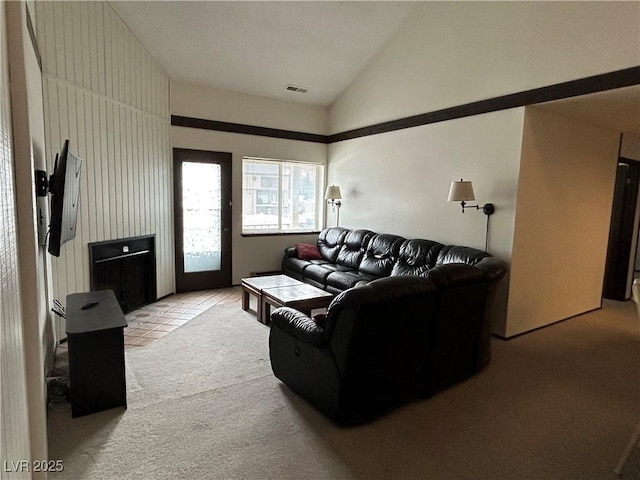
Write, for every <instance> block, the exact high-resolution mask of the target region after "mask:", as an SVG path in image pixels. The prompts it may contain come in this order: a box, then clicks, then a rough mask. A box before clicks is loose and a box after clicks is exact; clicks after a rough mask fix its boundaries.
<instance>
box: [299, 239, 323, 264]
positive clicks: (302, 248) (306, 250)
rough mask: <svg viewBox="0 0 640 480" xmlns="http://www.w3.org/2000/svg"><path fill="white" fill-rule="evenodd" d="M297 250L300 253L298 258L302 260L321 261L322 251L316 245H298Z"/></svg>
mask: <svg viewBox="0 0 640 480" xmlns="http://www.w3.org/2000/svg"><path fill="white" fill-rule="evenodd" d="M296 250H297V252H298V258H301V259H302V260H320V259H322V255H320V250H318V247H316V246H315V245H311V244H310V243H296Z"/></svg>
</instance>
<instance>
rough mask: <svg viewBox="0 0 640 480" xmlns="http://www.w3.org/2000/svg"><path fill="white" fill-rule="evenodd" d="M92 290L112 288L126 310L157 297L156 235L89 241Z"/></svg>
mask: <svg viewBox="0 0 640 480" xmlns="http://www.w3.org/2000/svg"><path fill="white" fill-rule="evenodd" d="M89 268H90V274H91V280H90V287H91V291H95V290H105V289H111V290H113V292H114V293H115V295H116V298H117V299H118V303H119V304H120V308H122V311H123V312H124V313H127V312H130V311H132V310H135V309H136V308H139V307H142V306H144V305H147V304H149V303H152V302H154V301H156V300H157V297H156V247H155V235H145V236H141V237H131V238H123V239H118V240H107V241H104V242H95V243H90V244H89Z"/></svg>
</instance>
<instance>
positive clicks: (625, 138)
mask: <svg viewBox="0 0 640 480" xmlns="http://www.w3.org/2000/svg"><path fill="white" fill-rule="evenodd" d="M620 156H621V157H624V158H627V159H629V160H638V161H640V134H638V133H631V132H625V133H623V134H622V138H621V140H620Z"/></svg>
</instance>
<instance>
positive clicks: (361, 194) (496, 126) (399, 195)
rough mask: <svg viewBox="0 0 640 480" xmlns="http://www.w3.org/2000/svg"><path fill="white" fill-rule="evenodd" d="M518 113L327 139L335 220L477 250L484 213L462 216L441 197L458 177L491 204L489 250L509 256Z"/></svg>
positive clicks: (518, 146) (518, 143)
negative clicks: (337, 203)
mask: <svg viewBox="0 0 640 480" xmlns="http://www.w3.org/2000/svg"><path fill="white" fill-rule="evenodd" d="M523 111H524V109H513V110H509V111H503V112H494V113H489V114H485V115H478V116H475V117H467V118H463V119H458V120H452V121H448V122H441V123H435V124H431V125H425V126H421V127H416V128H410V129H405V130H400V131H397V132H389V133H384V134H380V135H374V136H370V137H364V138H360V139H355V140H350V141H346V142H338V143H335V144H332V145H331V146H330V148H329V157H330V159H331V160H330V169H329V183H335V184H336V185H340V188H341V192H342V196H343V200H342V208H341V209H340V220H341V222H340V223H341V224H342V225H344V226H347V227H352V228H364V227H366V228H370V229H372V230H374V231H378V232H386V233H395V234H397V235H404V236H406V237H408V238H415V237H419V238H427V239H430V240H435V241H439V242H443V243H456V244H460V245H468V246H471V247H475V248H479V249H484V245H485V226H486V216H485V215H484V214H483V213H482V212H481V211H477V210H467V211H466V213H464V214H462V213H461V207H460V204H459V203H457V202H456V203H448V202H447V195H448V193H449V186H450V183H451V181H453V180H459V179H460V178H464V179H465V180H471V181H473V186H474V190H475V194H476V198H477V200H478V203H480V205H483V204H484V203H487V202H490V203H493V204H494V205H495V207H496V212H495V213H494V214H493V215H492V216H491V219H490V222H491V224H490V243H489V251H490V252H492V253H493V254H495V255H498V256H501V257H505V258H508V256H509V254H510V252H511V246H512V235H513V233H512V232H513V222H514V216H515V188H516V184H517V178H518V168H519V161H520V149H521V141H520V138H521V132H522V121H523ZM496 138H501V139H502V140H501V141H500V142H497V141H495V139H496ZM470 203H473V202H470Z"/></svg>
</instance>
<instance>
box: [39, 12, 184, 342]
mask: <svg viewBox="0 0 640 480" xmlns="http://www.w3.org/2000/svg"><path fill="white" fill-rule="evenodd" d="M36 13H37V14H36V32H37V37H38V39H39V43H40V46H41V52H40V53H41V55H42V68H43V91H44V109H45V127H46V131H45V133H46V145H47V150H46V158H47V161H48V166H47V171H48V173H51V172H52V170H53V160H54V158H55V155H56V153H57V152H59V151H60V149H61V147H62V144H63V142H64V140H65V139H67V138H68V139H69V140H70V147H69V148H70V150H71V151H72V152H73V153H74V154H76V155H78V156H79V157H80V158H81V159H82V160H83V165H82V173H81V186H80V212H79V219H78V226H77V231H76V238H75V240H73V241H71V242H69V243H67V244H66V245H64V246H63V247H62V249H61V254H60V257H59V258H54V259H53V261H52V266H53V297H54V298H57V299H59V300H61V301H62V302H63V303H64V301H65V299H66V295H67V294H69V293H74V292H82V291H88V290H89V288H90V284H89V282H90V278H89V276H90V270H89V249H88V244H89V243H91V242H98V241H104V240H113V239H119V238H127V237H136V236H140V235H149V234H155V236H156V271H157V295H158V296H159V297H162V296H165V295H168V294H171V293H173V291H174V260H173V255H174V254H173V251H174V247H173V214H172V212H173V210H172V208H173V207H172V167H171V165H172V162H171V145H170V116H169V78H168V76H167V75H166V74H165V73H164V72H163V71H162V69H161V68H160V66H159V65H158V64H157V63H156V62H155V60H154V59H153V58H152V57H151V56H150V55H149V54H148V53H147V52H146V50H145V49H144V47H143V46H142V45H141V44H140V42H138V40H137V39H136V38H135V36H134V35H133V34H132V33H131V31H129V29H128V28H127V27H126V25H125V24H124V23H123V22H122V20H121V19H120V17H119V16H118V15H117V14H116V13H115V12H114V11H113V9H112V8H111V6H110V5H109V4H108V3H107V2H71V1H67V2H36ZM62 331H63V330H62ZM59 334H60V335H61V332H60V331H59Z"/></svg>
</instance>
